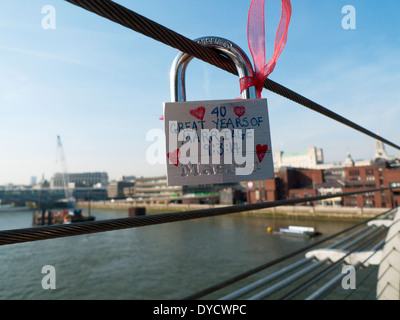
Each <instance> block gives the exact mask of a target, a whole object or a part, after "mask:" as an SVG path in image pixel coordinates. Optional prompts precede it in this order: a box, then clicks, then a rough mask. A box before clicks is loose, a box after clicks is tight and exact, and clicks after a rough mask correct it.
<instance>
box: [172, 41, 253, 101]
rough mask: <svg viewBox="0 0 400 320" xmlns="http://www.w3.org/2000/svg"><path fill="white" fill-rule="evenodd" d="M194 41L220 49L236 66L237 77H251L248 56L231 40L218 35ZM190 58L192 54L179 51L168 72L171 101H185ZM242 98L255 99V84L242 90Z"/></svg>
mask: <svg viewBox="0 0 400 320" xmlns="http://www.w3.org/2000/svg"><path fill="white" fill-rule="evenodd" d="M195 41H196V42H197V43H199V44H202V45H204V46H206V47H210V48H214V49H216V50H217V51H220V52H221V53H222V54H224V55H225V56H226V57H228V58H229V59H230V60H232V61H233V62H234V64H235V66H236V70H237V72H238V75H239V79H240V78H242V77H253V75H254V71H253V67H252V65H251V62H250V60H249V58H248V57H247V55H246V53H244V51H243V50H242V49H240V48H239V47H238V46H237V45H236V44H234V43H233V42H231V41H229V40H226V39H224V38H219V37H202V38H198V39H196V40H195ZM192 59H193V56H191V55H189V54H187V53H184V52H180V53H178V55H177V56H176V57H175V59H174V62H173V63H172V66H171V72H170V84H171V101H172V102H182V101H186V88H185V75H186V68H187V65H188V64H189V62H190V61H191V60H192ZM242 98H243V99H256V98H257V94H256V88H255V86H252V87H250V88H247V89H245V90H243V92H242Z"/></svg>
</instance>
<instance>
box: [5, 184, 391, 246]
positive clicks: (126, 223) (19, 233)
mask: <svg viewBox="0 0 400 320" xmlns="http://www.w3.org/2000/svg"><path fill="white" fill-rule="evenodd" d="M392 189H393V188H392V187H386V188H376V189H364V190H361V191H353V192H344V193H336V194H330V195H320V196H313V197H306V198H296V199H288V200H277V201H270V202H261V203H251V204H244V205H234V206H226V207H214V208H209V209H200V210H191V211H184V212H172V213H161V214H153V215H146V216H136V217H127V218H118V219H107V220H99V221H88V222H76V223H73V224H61V225H47V226H39V227H33V228H23V229H12V230H4V231H0V246H2V245H8V244H15V243H23V242H32V241H38V240H47V239H55V238H62V237H69V236H77V235H84V234H92V233H98V232H105V231H114V230H122V229H128V228H137V227H145V226H150V225H156V224H163V223H170V222H178V221H186V220H192V219H199V218H207V217H215V216H221V215H227V214H233V213H239V212H246V211H254V210H260V209H267V208H274V207H279V206H284V205H295V204H299V203H304V202H314V201H319V200H324V199H330V198H335V197H345V196H351V195H356V194H363V193H368V192H379V191H385V190H392Z"/></svg>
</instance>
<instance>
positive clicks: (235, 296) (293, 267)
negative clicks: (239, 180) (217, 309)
mask: <svg viewBox="0 0 400 320" xmlns="http://www.w3.org/2000/svg"><path fill="white" fill-rule="evenodd" d="M390 214H391V213H390V211H389V212H388V213H387V214H386V215H385V216H383V219H386V218H387V217H388V216H390ZM367 230H369V231H368V232H366V231H367ZM374 232H375V230H370V227H369V226H366V227H364V228H362V229H359V230H357V231H356V232H353V233H351V234H349V235H347V236H346V237H344V238H342V239H340V240H338V241H336V242H334V243H332V244H331V245H329V246H327V247H326V249H335V248H337V247H339V246H340V248H339V250H347V249H349V248H351V247H352V246H354V245H355V244H357V243H359V242H361V241H363V240H364V239H365V238H367V237H368V236H370V234H371V233H374ZM360 234H361V235H360ZM354 238H355V239H354ZM352 239H353V240H352ZM350 240H352V241H350ZM348 241H350V242H348ZM344 243H346V244H345V245H344ZM312 260H313V258H307V257H306V258H303V259H301V260H298V261H297V262H294V263H292V264H290V265H289V266H286V267H283V268H280V269H279V270H278V271H276V272H274V273H272V274H270V275H268V276H266V277H264V278H261V279H259V280H257V281H255V282H253V283H250V284H249V285H246V286H245V287H242V288H241V289H238V290H236V291H234V292H231V293H230V294H228V295H225V296H223V297H221V298H219V300H232V299H238V298H240V297H242V296H244V295H246V294H249V293H250V292H251V291H254V290H257V289H258V288H260V287H263V286H266V285H267V284H268V283H270V282H272V281H274V280H276V279H278V278H279V277H282V276H284V275H286V274H287V273H289V272H291V271H293V270H296V269H298V268H299V267H302V266H303V265H305V264H306V263H307V264H310V263H311V265H307V266H306V267H305V268H303V269H301V270H299V271H297V272H296V273H294V274H292V275H290V276H287V277H286V278H285V279H284V280H282V281H279V282H277V283H275V284H274V285H273V286H272V287H269V288H268V289H266V290H264V291H265V292H264V297H266V296H267V295H270V294H272V293H274V292H276V291H278V290H280V289H282V288H284V287H286V286H287V284H288V283H291V282H293V281H295V280H298V279H299V278H301V277H303V276H305V275H306V274H309V272H311V271H312V270H315V269H317V268H319V267H320V266H322V265H323V264H325V263H326V262H328V260H329V259H324V260H321V261H319V262H312Z"/></svg>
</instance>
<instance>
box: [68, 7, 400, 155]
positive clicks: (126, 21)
mask: <svg viewBox="0 0 400 320" xmlns="http://www.w3.org/2000/svg"><path fill="white" fill-rule="evenodd" d="M66 1H67V2H69V3H71V4H74V5H76V6H79V7H81V8H83V9H85V10H88V11H90V12H92V13H95V14H97V15H99V16H102V17H103V18H106V19H108V20H111V21H113V22H115V23H118V24H120V25H122V26H124V27H126V28H129V29H131V30H133V31H136V32H138V33H141V34H143V35H145V36H147V37H150V38H152V39H154V40H156V41H159V42H161V43H164V44H166V45H168V46H170V47H173V48H175V49H178V50H180V51H182V52H185V53H187V54H189V55H191V56H193V57H195V58H197V59H200V60H202V61H205V62H207V63H210V64H212V65H214V66H216V67H218V68H221V69H224V70H226V71H228V72H230V73H232V74H235V75H237V71H236V67H235V66H234V64H233V62H232V61H231V60H229V59H227V58H226V57H224V56H223V55H221V54H219V53H217V52H215V51H214V50H212V49H211V48H207V47H205V46H202V45H200V44H198V43H197V42H195V41H192V40H191V39H188V38H186V37H184V36H183V35H181V34H179V33H177V32H175V31H173V30H171V29H168V28H167V27H165V26H163V25H161V24H159V23H157V22H155V21H152V20H150V19H148V18H146V17H144V16H142V15H140V14H138V13H136V12H134V11H132V10H130V9H128V8H126V7H123V6H121V5H119V4H117V3H115V2H113V1H111V0H92V1H85V0H66ZM264 88H266V89H268V90H270V91H272V92H274V93H276V94H278V95H280V96H283V97H285V98H287V99H289V100H292V101H293V102H296V103H298V104H300V105H302V106H304V107H306V108H309V109H311V110H313V111H315V112H318V113H320V114H322V115H324V116H326V117H329V118H331V119H333V120H336V121H338V122H340V123H342V124H344V125H346V126H348V127H350V128H353V129H355V130H357V131H359V132H362V133H364V134H366V135H368V136H370V137H372V138H374V139H376V140H379V141H381V142H383V143H385V144H387V145H389V146H391V147H393V148H395V149H398V150H400V146H398V145H396V144H395V143H393V142H391V141H389V140H387V139H384V138H382V137H380V136H379V135H377V134H375V133H373V132H371V131H369V130H367V129H365V128H364V127H362V126H360V125H358V124H356V123H354V122H352V121H350V120H348V119H346V118H344V117H342V116H340V115H338V114H337V113H335V112H333V111H331V110H329V109H327V108H325V107H323V106H321V105H320V104H318V103H315V102H314V101H312V100H310V99H308V98H306V97H304V96H302V95H300V94H298V93H296V92H294V91H292V90H290V89H288V88H286V87H284V86H282V85H280V84H278V83H276V82H274V81H272V80H270V79H268V78H267V79H266V80H265V81H264Z"/></svg>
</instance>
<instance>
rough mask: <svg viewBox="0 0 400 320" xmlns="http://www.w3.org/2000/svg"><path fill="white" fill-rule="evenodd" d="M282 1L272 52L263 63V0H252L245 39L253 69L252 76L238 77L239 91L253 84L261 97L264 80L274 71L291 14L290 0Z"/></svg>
mask: <svg viewBox="0 0 400 320" xmlns="http://www.w3.org/2000/svg"><path fill="white" fill-rule="evenodd" d="M281 1H282V10H281V11H282V13H281V20H280V22H279V26H278V30H277V32H276V37H275V49H274V54H273V56H272V58H271V60H269V62H268V63H267V64H265V14H264V8H265V0H252V1H251V4H250V9H249V16H248V20H247V41H248V44H249V48H250V52H251V55H252V57H253V63H254V69H255V70H254V71H255V74H254V76H253V77H243V78H241V79H240V90H241V91H240V92H242V91H243V90H245V89H247V88H249V87H252V86H255V87H256V91H257V98H258V99H260V98H261V92H262V90H263V86H264V81H265V79H267V78H268V76H269V75H270V74H271V72H272V71H274V68H275V65H276V61H277V60H278V58H279V56H280V55H281V53H282V50H283V48H284V47H285V45H286V41H287V34H288V29H289V23H290V16H291V14H292V5H291V3H290V0H281Z"/></svg>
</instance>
